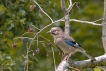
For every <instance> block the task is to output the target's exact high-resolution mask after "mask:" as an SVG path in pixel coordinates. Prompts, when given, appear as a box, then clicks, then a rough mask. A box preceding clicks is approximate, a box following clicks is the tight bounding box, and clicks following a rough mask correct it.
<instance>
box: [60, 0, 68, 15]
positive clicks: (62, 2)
mask: <svg viewBox="0 0 106 71" xmlns="http://www.w3.org/2000/svg"><path fill="white" fill-rule="evenodd" d="M60 2H61V8H62V10H63V12H64V13H65V14H66V13H67V8H66V5H65V0H60Z"/></svg>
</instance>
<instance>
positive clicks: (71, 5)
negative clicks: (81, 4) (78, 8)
mask: <svg viewBox="0 0 106 71" xmlns="http://www.w3.org/2000/svg"><path fill="white" fill-rule="evenodd" d="M69 1H70V5H69V7H68V9H67V11H68V12H70V10H71V9H72V8H73V6H74V5H75V4H76V2H75V3H74V4H72V0H69Z"/></svg>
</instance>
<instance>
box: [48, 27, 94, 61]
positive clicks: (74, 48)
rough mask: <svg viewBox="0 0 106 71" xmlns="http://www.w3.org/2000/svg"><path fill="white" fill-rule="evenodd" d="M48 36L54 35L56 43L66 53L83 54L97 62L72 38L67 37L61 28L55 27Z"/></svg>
mask: <svg viewBox="0 0 106 71" xmlns="http://www.w3.org/2000/svg"><path fill="white" fill-rule="evenodd" d="M47 33H48V34H52V35H53V37H54V43H55V44H56V45H57V46H58V47H59V48H60V49H61V50H62V51H63V52H64V53H65V54H67V53H68V54H69V53H71V54H74V53H76V52H81V53H83V54H84V55H86V56H87V57H88V58H90V59H91V60H93V61H94V60H95V59H94V58H93V57H92V56H90V55H89V54H88V53H87V52H86V51H85V50H84V49H83V48H82V47H81V46H80V45H79V44H78V43H77V42H76V41H75V40H74V39H73V38H72V37H71V36H69V35H66V34H65V33H64V32H63V30H62V29H61V28H60V27H53V28H51V30H50V31H48V32H47Z"/></svg>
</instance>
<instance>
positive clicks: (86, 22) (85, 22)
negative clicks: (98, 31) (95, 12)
mask: <svg viewBox="0 0 106 71" xmlns="http://www.w3.org/2000/svg"><path fill="white" fill-rule="evenodd" d="M101 20H103V19H101ZM62 21H65V20H62ZM70 21H74V22H79V23H83V24H92V25H96V26H102V24H98V23H95V21H94V22H89V21H81V20H77V19H70Z"/></svg>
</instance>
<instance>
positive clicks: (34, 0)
mask: <svg viewBox="0 0 106 71" xmlns="http://www.w3.org/2000/svg"><path fill="white" fill-rule="evenodd" d="M33 2H34V3H35V4H36V5H37V6H38V7H39V8H40V10H41V11H42V12H43V13H44V14H45V15H46V16H47V17H48V18H49V19H50V20H51V22H53V19H52V18H51V17H50V16H49V15H48V14H47V13H46V12H45V11H44V10H43V9H42V8H41V6H40V5H39V4H38V3H37V2H36V0H33Z"/></svg>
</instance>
